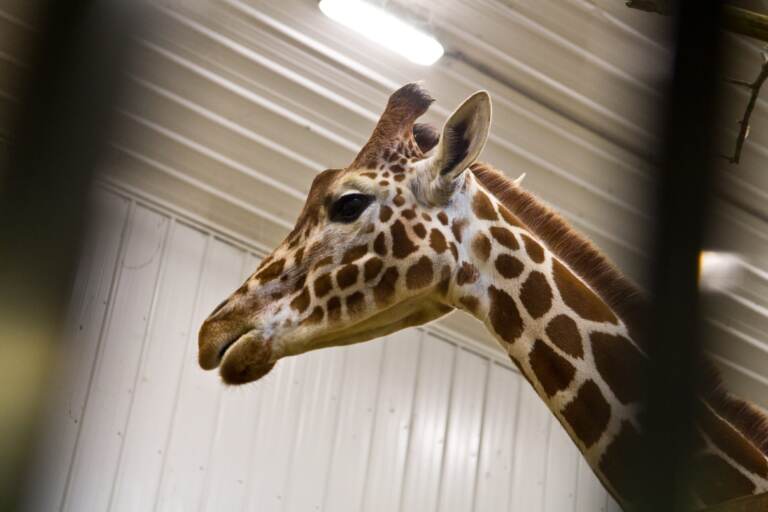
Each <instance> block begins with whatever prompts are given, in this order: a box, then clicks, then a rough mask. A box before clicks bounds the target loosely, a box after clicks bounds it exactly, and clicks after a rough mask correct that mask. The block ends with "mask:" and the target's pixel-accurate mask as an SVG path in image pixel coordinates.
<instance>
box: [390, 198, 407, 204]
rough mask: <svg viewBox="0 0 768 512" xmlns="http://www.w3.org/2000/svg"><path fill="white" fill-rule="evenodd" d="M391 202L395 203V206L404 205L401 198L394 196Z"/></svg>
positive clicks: (403, 200) (403, 199)
mask: <svg viewBox="0 0 768 512" xmlns="http://www.w3.org/2000/svg"><path fill="white" fill-rule="evenodd" d="M392 202H393V203H395V206H403V205H404V204H405V198H404V197H403V196H395V198H394V199H392Z"/></svg>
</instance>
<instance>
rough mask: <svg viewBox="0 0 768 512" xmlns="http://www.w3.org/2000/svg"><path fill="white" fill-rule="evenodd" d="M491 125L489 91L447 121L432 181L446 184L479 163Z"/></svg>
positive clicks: (466, 102)
mask: <svg viewBox="0 0 768 512" xmlns="http://www.w3.org/2000/svg"><path fill="white" fill-rule="evenodd" d="M490 125H491V97H490V96H489V95H488V93H487V92H486V91H478V92H476V93H474V94H473V95H472V96H470V97H469V98H467V99H466V100H464V103H462V104H461V105H460V106H459V108H457V109H456V111H455V112H454V113H453V114H451V116H450V117H449V118H448V120H447V121H446V122H445V125H444V126H443V132H442V135H441V136H440V142H439V143H438V145H437V148H436V149H435V153H434V155H433V157H432V161H431V162H430V168H431V169H430V170H431V172H432V177H433V179H434V180H437V181H440V182H442V183H444V184H446V185H447V184H449V183H450V182H451V181H453V180H454V179H455V178H456V177H457V176H459V175H460V174H461V173H462V172H464V170H466V168H467V167H469V165H470V164H472V163H473V162H474V161H475V160H477V157H478V156H480V152H481V151H482V150H483V147H485V141H486V140H487V139H488V130H489V128H490Z"/></svg>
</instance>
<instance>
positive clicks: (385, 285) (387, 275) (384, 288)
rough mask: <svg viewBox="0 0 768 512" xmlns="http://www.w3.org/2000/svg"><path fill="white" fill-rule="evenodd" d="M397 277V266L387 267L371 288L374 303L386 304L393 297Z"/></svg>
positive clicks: (398, 274) (398, 275)
mask: <svg viewBox="0 0 768 512" xmlns="http://www.w3.org/2000/svg"><path fill="white" fill-rule="evenodd" d="M398 277H400V273H399V272H398V271H397V267H389V268H387V270H385V271H384V274H383V275H382V276H381V279H380V280H379V282H378V284H377V285H376V286H374V288H373V298H374V299H375V300H376V304H378V305H380V306H383V305H386V304H387V303H389V301H390V300H391V299H392V297H394V295H395V289H396V286H397V279H398Z"/></svg>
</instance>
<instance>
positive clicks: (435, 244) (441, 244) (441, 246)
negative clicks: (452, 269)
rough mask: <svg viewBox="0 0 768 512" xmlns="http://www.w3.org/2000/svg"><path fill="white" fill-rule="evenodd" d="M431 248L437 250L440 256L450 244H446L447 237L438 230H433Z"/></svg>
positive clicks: (430, 241)
mask: <svg viewBox="0 0 768 512" xmlns="http://www.w3.org/2000/svg"><path fill="white" fill-rule="evenodd" d="M429 246H430V247H432V249H434V250H435V252H437V253H438V254H442V253H444V252H445V250H446V249H447V248H448V244H447V243H446V242H445V237H444V236H443V234H442V233H441V232H440V230H438V229H432V231H430V232H429Z"/></svg>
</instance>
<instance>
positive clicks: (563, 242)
mask: <svg viewBox="0 0 768 512" xmlns="http://www.w3.org/2000/svg"><path fill="white" fill-rule="evenodd" d="M470 170H471V171H472V174H473V175H474V176H475V177H476V178H477V179H478V180H479V181H480V183H481V184H482V185H483V186H484V187H485V188H486V189H487V190H488V191H489V192H490V193H491V194H493V195H494V196H495V197H496V198H497V199H498V200H499V201H500V202H501V203H502V204H503V205H504V206H505V207H506V208H507V209H509V210H510V211H511V212H512V213H513V214H514V215H515V216H516V217H517V218H518V219H519V220H520V221H521V222H522V223H523V224H525V226H526V227H527V228H528V229H530V230H531V232H532V233H533V234H534V235H536V236H537V237H538V238H539V239H540V240H541V241H542V242H544V244H545V245H546V246H547V247H548V248H549V249H550V250H551V251H552V253H553V254H554V255H555V256H557V257H558V258H560V259H561V260H562V261H564V262H565V263H567V264H568V265H569V266H570V267H571V268H572V269H573V271H574V272H576V274H577V275H578V276H579V277H581V278H582V279H583V280H584V281H585V282H586V283H587V284H588V285H589V286H590V287H591V288H592V289H593V290H594V291H595V293H597V294H598V295H599V296H600V297H601V298H602V299H603V300H604V301H605V302H606V304H608V305H609V306H610V307H611V308H612V309H613V310H614V311H615V312H616V314H617V315H618V316H619V317H620V318H621V319H622V320H623V321H624V323H625V324H626V326H627V329H628V330H629V332H630V334H631V335H632V337H633V339H635V340H637V341H638V342H639V343H641V344H646V343H647V342H648V339H647V336H646V335H645V334H646V333H645V329H644V325H645V322H644V320H645V318H647V316H646V315H647V314H648V311H649V306H650V304H649V302H648V298H647V296H646V295H645V294H644V293H643V292H642V291H641V290H640V289H639V287H638V286H637V285H636V284H635V283H634V282H632V281H631V280H630V279H629V278H627V277H625V276H624V275H623V274H622V273H621V272H620V271H619V270H618V269H617V268H616V267H615V266H614V265H613V263H611V262H610V261H609V260H608V258H607V257H606V256H605V255H604V254H603V253H602V252H601V251H600V250H599V249H598V248H597V247H595V245H594V244H593V243H592V242H591V241H590V240H589V239H587V238H586V237H585V236H584V235H582V234H580V233H578V232H577V231H576V230H575V229H573V228H572V227H571V226H570V224H568V222H567V221H566V220H565V219H563V218H562V217H561V216H560V215H559V214H557V213H556V212H554V211H553V210H552V209H551V208H549V207H548V206H546V205H545V204H543V203H542V202H541V201H540V200H539V199H537V198H536V197H535V196H534V195H533V194H531V193H530V192H527V191H525V190H523V189H522V188H520V187H519V186H518V185H517V184H515V183H514V182H513V181H512V180H511V179H509V178H508V177H507V176H505V175H504V174H502V173H501V172H500V171H498V170H496V169H495V168H493V167H491V166H490V165H488V164H485V163H481V162H476V163H474V164H472V165H471V166H470ZM698 391H699V393H700V394H701V397H702V398H703V399H704V400H705V401H706V402H707V403H709V405H710V406H711V407H712V408H713V409H714V410H715V411H716V412H717V413H718V414H719V415H720V416H722V417H723V418H724V419H725V420H726V421H728V422H729V423H730V424H731V425H733V426H734V427H735V428H736V429H737V430H738V431H739V432H740V433H741V434H742V435H743V436H744V437H746V438H747V439H748V440H749V441H751V442H752V443H753V444H754V445H755V446H756V447H757V448H758V449H759V450H760V451H761V452H762V453H763V454H764V455H766V456H768V416H766V415H765V414H764V413H763V412H762V411H760V410H759V409H758V408H757V407H755V406H754V405H752V404H750V403H749V402H747V401H745V400H742V399H740V398H738V397H735V396H733V395H732V394H731V393H730V392H728V390H727V389H725V386H724V385H723V380H722V378H721V376H720V372H719V371H718V370H717V368H716V367H715V366H714V364H713V363H712V362H711V361H710V359H709V358H707V357H703V361H702V362H701V371H700V381H699V385H698Z"/></svg>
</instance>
